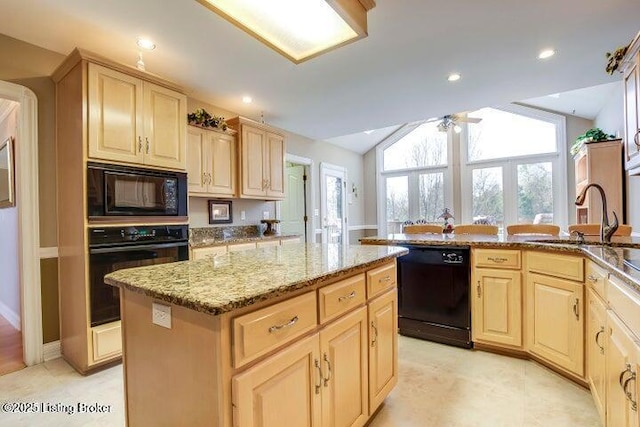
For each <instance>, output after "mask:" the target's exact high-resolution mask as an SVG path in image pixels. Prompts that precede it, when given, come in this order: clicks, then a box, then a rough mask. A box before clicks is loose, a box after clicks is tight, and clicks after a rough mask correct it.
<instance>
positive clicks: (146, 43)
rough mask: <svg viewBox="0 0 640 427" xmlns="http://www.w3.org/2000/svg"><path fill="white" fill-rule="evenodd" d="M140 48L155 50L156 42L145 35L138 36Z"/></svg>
mask: <svg viewBox="0 0 640 427" xmlns="http://www.w3.org/2000/svg"><path fill="white" fill-rule="evenodd" d="M136 44H137V45H138V47H139V48H142V49H146V50H153V49H155V48H156V44H155V43H154V42H152V41H151V40H149V39H145V38H144V37H138V41H137V42H136Z"/></svg>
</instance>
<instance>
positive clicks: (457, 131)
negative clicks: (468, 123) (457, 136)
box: [453, 125, 462, 133]
mask: <svg viewBox="0 0 640 427" xmlns="http://www.w3.org/2000/svg"><path fill="white" fill-rule="evenodd" d="M453 131H454V132H455V133H460V132H462V128H461V127H460V125H453Z"/></svg>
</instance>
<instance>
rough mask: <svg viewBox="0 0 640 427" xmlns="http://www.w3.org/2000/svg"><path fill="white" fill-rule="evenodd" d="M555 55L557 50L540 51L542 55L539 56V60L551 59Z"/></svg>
mask: <svg viewBox="0 0 640 427" xmlns="http://www.w3.org/2000/svg"><path fill="white" fill-rule="evenodd" d="M555 54H556V51H555V50H553V49H545V50H542V51H540V53H539V54H538V59H547V58H551V57H552V56H553V55H555Z"/></svg>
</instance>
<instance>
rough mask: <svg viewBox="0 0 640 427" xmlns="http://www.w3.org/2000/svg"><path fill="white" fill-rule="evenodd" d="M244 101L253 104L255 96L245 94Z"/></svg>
mask: <svg viewBox="0 0 640 427" xmlns="http://www.w3.org/2000/svg"><path fill="white" fill-rule="evenodd" d="M242 102H244V103H245V104H251V103H252V102H253V98H251V97H250V96H247V95H245V96H243V97H242Z"/></svg>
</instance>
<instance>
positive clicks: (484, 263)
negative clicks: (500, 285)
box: [473, 249, 521, 269]
mask: <svg viewBox="0 0 640 427" xmlns="http://www.w3.org/2000/svg"><path fill="white" fill-rule="evenodd" d="M473 256H474V259H475V266H476V267H491V268H513V269H520V264H521V261H520V251H516V250H504V249H475V250H474V251H473Z"/></svg>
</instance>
